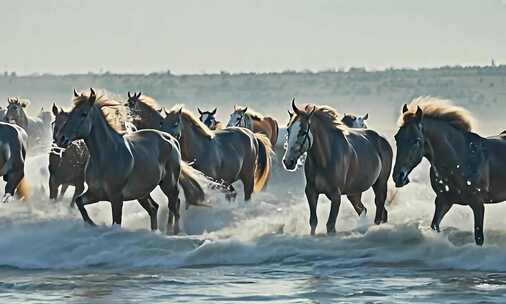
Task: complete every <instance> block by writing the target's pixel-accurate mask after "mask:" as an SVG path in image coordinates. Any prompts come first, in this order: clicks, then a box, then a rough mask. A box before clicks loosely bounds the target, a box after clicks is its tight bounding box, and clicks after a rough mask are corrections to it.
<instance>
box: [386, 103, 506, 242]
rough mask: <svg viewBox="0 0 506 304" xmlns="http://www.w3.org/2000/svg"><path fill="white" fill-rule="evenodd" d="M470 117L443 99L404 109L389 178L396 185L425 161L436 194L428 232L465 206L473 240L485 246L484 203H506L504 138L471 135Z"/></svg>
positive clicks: (403, 182) (402, 182)
mask: <svg viewBox="0 0 506 304" xmlns="http://www.w3.org/2000/svg"><path fill="white" fill-rule="evenodd" d="M472 130H473V119H472V117H471V115H470V114H469V112H467V111H466V110H465V109H463V108H461V107H458V106H454V105H453V104H452V103H451V102H449V101H447V100H441V99H437V98H430V97H428V98H418V99H415V100H413V101H412V103H411V104H410V105H409V106H408V105H404V107H403V109H402V113H401V116H400V128H399V130H398V132H397V134H396V135H395V139H396V142H397V158H396V161H395V167H394V172H393V179H394V181H395V183H396V186H397V187H403V186H405V185H407V184H408V183H409V174H410V173H411V171H412V170H413V169H414V168H415V167H416V166H417V165H418V164H419V163H420V162H421V160H422V159H423V158H424V157H425V158H426V159H427V160H428V161H429V162H430V165H431V167H430V181H431V186H432V189H433V190H434V192H435V193H436V199H435V205H436V208H435V211H434V217H433V220H432V224H431V227H432V229H434V230H436V231H439V225H440V223H441V221H442V219H443V218H444V216H445V215H446V214H447V212H448V211H449V210H450V208H451V206H452V205H453V204H461V205H468V206H469V207H471V209H472V211H473V214H474V235H475V242H476V244H478V245H482V244H483V242H484V234H483V219H484V212H485V208H484V204H491V203H499V202H502V201H505V200H506V188H505V187H504V185H505V184H506V159H505V158H504V155H506V134H504V133H501V134H499V135H497V136H491V137H487V138H483V137H481V136H479V135H478V134H475V133H473V132H472Z"/></svg>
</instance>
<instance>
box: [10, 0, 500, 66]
mask: <svg viewBox="0 0 506 304" xmlns="http://www.w3.org/2000/svg"><path fill="white" fill-rule="evenodd" d="M0 12H2V17H1V21H0V38H1V40H0V41H1V44H0V71H5V70H8V71H13V70H14V71H16V72H17V73H18V74H30V73H34V72H39V73H58V74H61V73H85V72H88V71H95V72H96V71H99V70H102V71H107V70H109V71H112V72H118V73H128V72H132V73H142V72H153V71H163V70H167V69H170V70H171V71H172V72H174V73H176V74H187V73H203V72H207V73H212V72H219V71H220V70H227V71H230V72H250V71H254V72H265V71H282V70H286V69H293V70H302V69H311V70H321V69H327V68H340V67H344V68H347V67H350V66H359V67H366V68H368V69H383V68H387V67H433V66H441V65H456V64H461V65H486V64H489V63H490V60H491V59H492V58H494V59H495V60H496V62H497V63H504V64H506V0H423V1H421V0H420V1H415V0H367V1H366V0H348V1H340V0H335V1H330V0H326V1H325V0H307V1H297V0H261V1H245V0H223V1H219V0H202V1H195V0H180V1H165V0H159V1H151V0H144V1H140V0H115V1H106V0H81V1H77V0H45V1H37V0H32V1H28V0H15V1H9V0H0Z"/></svg>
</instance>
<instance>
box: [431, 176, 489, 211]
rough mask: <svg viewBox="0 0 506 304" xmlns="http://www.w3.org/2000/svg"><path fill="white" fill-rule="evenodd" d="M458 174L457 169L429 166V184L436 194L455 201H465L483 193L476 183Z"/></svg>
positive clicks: (478, 197)
mask: <svg viewBox="0 0 506 304" xmlns="http://www.w3.org/2000/svg"><path fill="white" fill-rule="evenodd" d="M473 182H474V180H473V181H471V180H470V179H467V178H466V177H465V176H462V175H461V174H459V172H458V171H456V170H455V171H452V170H441V171H438V170H436V169H435V168H431V184H432V188H433V190H434V192H436V194H437V195H444V196H446V197H449V198H450V199H451V200H454V201H455V203H466V202H467V201H468V200H470V199H479V200H481V198H482V197H483V196H484V195H485V191H483V190H482V189H481V188H480V187H479V186H478V185H476V184H475V183H473Z"/></svg>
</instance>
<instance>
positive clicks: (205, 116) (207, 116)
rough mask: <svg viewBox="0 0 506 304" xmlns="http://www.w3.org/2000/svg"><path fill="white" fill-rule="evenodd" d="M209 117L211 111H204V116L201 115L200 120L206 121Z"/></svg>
mask: <svg viewBox="0 0 506 304" xmlns="http://www.w3.org/2000/svg"><path fill="white" fill-rule="evenodd" d="M208 119H209V113H204V114H202V116H200V121H202V122H203V123H205V122H206V121H207V120H208Z"/></svg>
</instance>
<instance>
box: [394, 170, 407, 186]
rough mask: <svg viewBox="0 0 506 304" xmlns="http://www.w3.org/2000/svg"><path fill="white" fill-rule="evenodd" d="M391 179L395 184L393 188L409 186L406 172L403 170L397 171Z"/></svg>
mask: <svg viewBox="0 0 506 304" xmlns="http://www.w3.org/2000/svg"><path fill="white" fill-rule="evenodd" d="M392 178H393V180H394V182H395V187H397V188H401V187H404V186H406V185H407V184H409V177H408V172H407V171H406V170H404V169H401V170H399V172H398V173H397V174H396V173H395V172H394V175H393V176H392Z"/></svg>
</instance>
